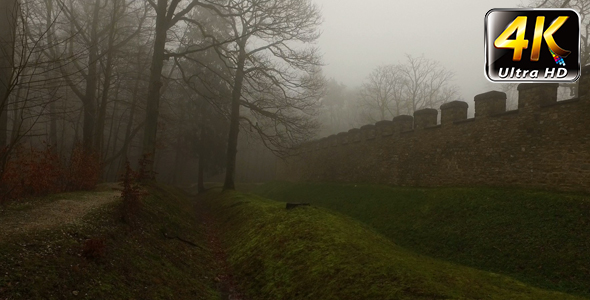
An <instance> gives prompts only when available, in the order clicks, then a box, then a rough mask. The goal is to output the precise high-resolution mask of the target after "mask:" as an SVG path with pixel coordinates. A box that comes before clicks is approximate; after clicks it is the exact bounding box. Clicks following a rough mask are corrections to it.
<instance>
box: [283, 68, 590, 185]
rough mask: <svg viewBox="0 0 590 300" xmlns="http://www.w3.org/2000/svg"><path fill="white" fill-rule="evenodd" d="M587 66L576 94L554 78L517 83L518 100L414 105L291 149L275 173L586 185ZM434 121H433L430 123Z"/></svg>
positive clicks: (405, 181)
mask: <svg viewBox="0 0 590 300" xmlns="http://www.w3.org/2000/svg"><path fill="white" fill-rule="evenodd" d="M588 79H590V69H589V68H587V67H586V68H584V69H583V71H582V78H581V79H580V86H579V95H581V96H580V97H579V98H575V99H570V100H565V101H559V102H557V101H556V99H557V85H556V84H520V85H519V87H518V91H519V105H518V107H519V108H518V109H517V110H514V111H506V109H505V108H506V95H505V94H504V93H501V92H497V91H492V92H488V93H484V94H481V95H477V96H475V106H476V107H475V112H476V114H475V118H471V119H467V114H466V111H467V103H464V102H457V101H454V102H452V103H450V104H447V105H443V106H442V107H441V111H442V118H441V119H442V123H443V124H438V125H437V124H436V117H437V113H438V111H437V110H434V109H431V110H422V111H417V112H416V113H415V115H414V116H413V122H412V116H401V117H396V118H395V119H394V120H393V121H391V122H379V123H378V124H376V126H375V125H370V126H367V125H365V126H362V127H361V128H359V129H352V130H349V131H348V132H344V133H340V134H337V135H333V136H330V137H329V138H324V139H321V140H316V141H311V142H308V143H306V144H303V145H300V146H299V147H296V148H294V149H293V150H292V153H293V155H292V156H291V157H289V158H288V159H287V160H285V161H284V163H283V164H282V165H280V166H279V170H278V174H279V178H280V179H282V180H289V181H316V182H357V183H380V184H389V185H395V186H416V187H438V186H457V187H460V186H493V187H524V188H541V189H551V190H564V191H584V192H590V93H589V91H590V80H588ZM433 120H434V123H433Z"/></svg>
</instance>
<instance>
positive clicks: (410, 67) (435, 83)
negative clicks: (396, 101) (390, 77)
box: [400, 55, 457, 113]
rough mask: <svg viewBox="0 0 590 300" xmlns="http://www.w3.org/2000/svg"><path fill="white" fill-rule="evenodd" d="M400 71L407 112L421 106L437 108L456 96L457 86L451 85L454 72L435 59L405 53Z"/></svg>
mask: <svg viewBox="0 0 590 300" xmlns="http://www.w3.org/2000/svg"><path fill="white" fill-rule="evenodd" d="M400 72H401V75H402V77H403V78H404V81H405V84H404V93H403V99H404V101H405V102H406V105H407V107H408V108H409V110H408V111H409V113H413V112H415V111H417V110H419V109H422V108H438V107H439V106H440V105H441V104H443V103H445V102H449V101H451V100H455V98H456V97H457V87H456V86H454V85H451V81H452V79H453V77H454V76H455V75H454V73H453V72H452V71H450V70H447V69H446V68H445V67H443V66H441V65H440V63H439V62H437V61H435V60H431V59H428V58H426V57H424V56H423V55H422V56H420V57H413V56H411V55H407V62H406V63H404V64H402V65H401V67H400Z"/></svg>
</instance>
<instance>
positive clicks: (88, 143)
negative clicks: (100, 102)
mask: <svg viewBox="0 0 590 300" xmlns="http://www.w3.org/2000/svg"><path fill="white" fill-rule="evenodd" d="M99 9H100V0H96V1H95V2H94V14H93V19H92V32H91V33H90V35H91V37H90V45H89V46H90V48H89V54H88V75H87V77H86V92H85V95H84V100H83V101H82V105H83V106H84V121H83V122H84V123H83V126H82V145H83V146H84V150H85V151H89V152H90V151H93V150H95V149H93V147H92V143H93V142H94V140H93V136H94V128H95V125H96V89H97V87H98V72H97V70H98V11H99Z"/></svg>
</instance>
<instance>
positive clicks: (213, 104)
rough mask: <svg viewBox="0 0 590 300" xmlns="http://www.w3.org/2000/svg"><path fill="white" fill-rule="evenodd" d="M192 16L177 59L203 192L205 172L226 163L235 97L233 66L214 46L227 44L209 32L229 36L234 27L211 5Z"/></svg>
mask: <svg viewBox="0 0 590 300" xmlns="http://www.w3.org/2000/svg"><path fill="white" fill-rule="evenodd" d="M190 19H191V20H193V21H192V22H191V23H189V24H188V28H187V31H186V33H185V35H184V36H183V39H182V40H181V41H180V47H179V49H178V51H176V54H174V61H175V64H176V67H177V68H178V71H179V72H178V73H180V76H181V80H179V83H180V84H182V85H183V88H184V89H186V96H185V98H186V99H187V101H188V103H187V109H186V114H185V115H188V118H187V120H186V121H183V123H184V125H185V127H186V129H187V130H186V132H185V138H186V139H187V140H188V143H187V144H188V145H190V147H189V148H188V149H190V154H191V155H195V156H196V157H197V158H198V167H197V169H198V170H197V189H198V192H199V193H202V192H204V191H205V185H204V177H205V175H209V176H213V175H216V174H218V173H219V172H220V171H222V170H223V167H224V166H225V155H224V151H225V149H226V142H227V131H228V116H229V114H230V113H229V102H230V99H231V69H230V68H228V67H227V65H226V64H227V63H228V62H227V61H224V60H223V57H221V56H219V55H218V54H217V51H216V49H215V48H214V47H211V45H215V46H216V47H224V46H225V45H223V43H221V44H219V43H217V42H215V41H213V40H211V39H208V38H207V37H206V36H209V35H213V34H214V35H215V37H216V39H218V40H222V41H225V40H228V39H230V38H231V27H230V26H228V23H227V22H226V21H225V20H224V19H223V17H221V16H219V15H217V14H216V13H215V12H214V11H210V10H207V9H201V10H195V11H193V13H192V14H191V15H190ZM197 22H198V23H197ZM195 49H197V50H198V51H193V50H195ZM178 157H179V156H177V159H178Z"/></svg>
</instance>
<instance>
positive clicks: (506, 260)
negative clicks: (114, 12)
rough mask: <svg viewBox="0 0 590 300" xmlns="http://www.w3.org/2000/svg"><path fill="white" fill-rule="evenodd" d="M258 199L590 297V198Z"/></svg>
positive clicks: (320, 189)
mask: <svg viewBox="0 0 590 300" xmlns="http://www.w3.org/2000/svg"><path fill="white" fill-rule="evenodd" d="M256 193H258V194H261V195H264V196H266V197H271V198H273V199H277V200H281V201H305V202H311V203H312V204H313V205H318V206H322V207H326V208H329V209H330V210H333V211H337V212H340V213H343V214H346V215H348V216H350V217H352V218H354V219H356V220H359V221H362V222H363V223H365V224H367V225H369V226H370V227H372V228H374V229H375V230H376V231H378V232H379V233H381V234H383V235H384V236H387V237H388V238H389V239H390V240H392V241H394V242H395V243H396V244H398V245H400V246H403V247H404V248H407V249H410V250H412V251H414V252H417V253H421V254H424V255H428V256H432V257H436V258H440V259H444V260H447V261H451V262H454V263H459V264H463V265H467V266H471V267H474V268H478V269H482V270H487V271H492V272H496V273H503V274H506V275H509V276H511V277H514V278H516V279H518V280H520V281H523V282H526V283H527V284H531V285H535V286H537V287H541V288H545V289H553V290H558V291H562V292H567V293H572V294H577V295H581V296H585V297H589V296H590V196H589V195H583V194H582V195H581V194H571V193H554V192H545V191H531V190H521V189H491V188H432V189H420V188H393V187H387V186H376V185H360V184H358V185H357V184H320V183H317V184H316V183H298V184H294V183H269V184H266V185H264V186H261V187H259V188H257V190H256Z"/></svg>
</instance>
